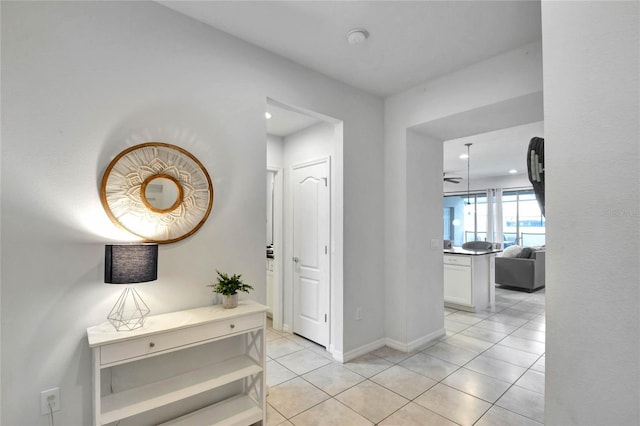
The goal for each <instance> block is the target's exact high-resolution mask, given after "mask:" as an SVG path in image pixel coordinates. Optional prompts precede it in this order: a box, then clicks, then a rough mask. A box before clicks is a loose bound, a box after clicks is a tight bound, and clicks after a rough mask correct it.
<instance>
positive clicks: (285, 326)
mask: <svg viewBox="0 0 640 426" xmlns="http://www.w3.org/2000/svg"><path fill="white" fill-rule="evenodd" d="M282 331H285V332H287V333H293V331H291V327H290V326H289V324H284V323H283V324H282Z"/></svg>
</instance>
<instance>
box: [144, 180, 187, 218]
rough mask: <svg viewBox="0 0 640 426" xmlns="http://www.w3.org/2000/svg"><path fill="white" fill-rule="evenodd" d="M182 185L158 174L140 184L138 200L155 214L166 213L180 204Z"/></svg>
mask: <svg viewBox="0 0 640 426" xmlns="http://www.w3.org/2000/svg"><path fill="white" fill-rule="evenodd" d="M183 195H184V192H183V190H182V185H180V182H178V180H177V179H176V178H174V177H173V176H169V175H166V174H159V175H154V176H149V177H148V178H146V179H145V181H144V182H142V186H141V187H140V198H142V202H143V203H144V205H145V206H147V208H148V209H149V210H151V211H154V212H156V213H168V212H170V211H172V210H175V209H176V208H178V206H180V204H182V197H183Z"/></svg>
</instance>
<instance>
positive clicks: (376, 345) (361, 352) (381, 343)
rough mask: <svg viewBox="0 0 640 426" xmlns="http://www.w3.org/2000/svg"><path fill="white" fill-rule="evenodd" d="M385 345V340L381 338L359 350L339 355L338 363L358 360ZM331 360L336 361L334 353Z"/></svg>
mask: <svg viewBox="0 0 640 426" xmlns="http://www.w3.org/2000/svg"><path fill="white" fill-rule="evenodd" d="M385 343H386V339H385V338H382V339H378V340H375V341H373V342H371V343H367V344H366V345H363V346H360V347H359V348H355V349H352V350H350V351H349V352H346V353H343V354H341V358H342V360H340V362H342V363H345V362H349V361H351V360H352V359H356V358H358V357H359V356H362V355H365V354H368V353H369V352H372V351H375V350H376V349H380V348H382V347H383V346H384V345H385ZM333 358H334V359H336V360H337V359H338V358H336V353H335V352H333Z"/></svg>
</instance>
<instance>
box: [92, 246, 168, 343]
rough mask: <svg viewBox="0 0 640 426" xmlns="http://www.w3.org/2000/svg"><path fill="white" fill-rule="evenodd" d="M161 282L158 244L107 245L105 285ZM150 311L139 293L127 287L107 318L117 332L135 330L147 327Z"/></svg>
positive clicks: (105, 252) (105, 253)
mask: <svg viewBox="0 0 640 426" xmlns="http://www.w3.org/2000/svg"><path fill="white" fill-rule="evenodd" d="M156 279H158V245H157V244H146V243H145V244H107V245H105V251H104V282H105V283H108V284H134V283H143V282H148V281H155V280H156ZM149 312H150V310H149V308H148V307H147V305H146V304H145V303H144V301H143V300H142V298H141V297H140V295H139V294H138V292H137V291H136V290H135V289H134V288H132V287H127V288H125V290H124V291H123V292H122V294H121V295H120V297H119V298H118V301H117V302H116V304H115V305H114V306H113V308H112V309H111V312H110V313H109V315H108V316H107V319H108V320H109V322H110V323H111V324H113V326H114V327H115V329H116V330H118V331H121V330H135V329H136V328H140V327H142V326H143V325H144V320H145V318H146V317H147V315H148V314H149Z"/></svg>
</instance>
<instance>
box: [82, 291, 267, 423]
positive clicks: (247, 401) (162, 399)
mask: <svg viewBox="0 0 640 426" xmlns="http://www.w3.org/2000/svg"><path fill="white" fill-rule="evenodd" d="M266 309H267V308H266V307H265V306H263V305H259V304H257V303H255V302H251V301H243V302H241V303H240V304H239V305H238V307H237V308H235V309H222V307H221V306H219V305H216V306H211V307H205V308H198V309H191V310H187V311H181V312H174V313H170V314H164V315H158V316H154V317H149V318H148V319H147V322H146V323H145V326H144V327H142V328H140V329H137V330H133V331H124V332H116V331H114V330H113V327H111V326H110V324H109V323H104V324H101V325H99V326H96V327H91V328H89V329H87V334H88V337H89V345H90V346H91V348H92V350H93V360H94V362H93V367H94V372H93V379H94V386H93V392H94V398H93V402H94V424H95V425H107V424H110V423H114V424H115V423H116V422H121V421H122V423H121V424H123V425H126V424H129V423H132V424H163V425H180V426H186V425H194V426H195V425H197V426H206V425H239V426H240V425H251V424H254V423H257V422H260V421H262V423H263V424H265V421H266V418H265V416H266V411H265V403H266V399H265V398H266V393H265V391H266V377H265V365H266V364H265V363H266V351H265V337H264V336H265V312H266ZM203 401H205V402H203ZM203 405H204V408H201V407H202V406H203Z"/></svg>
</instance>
